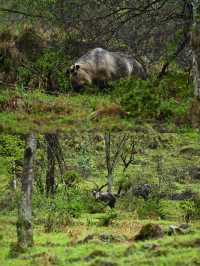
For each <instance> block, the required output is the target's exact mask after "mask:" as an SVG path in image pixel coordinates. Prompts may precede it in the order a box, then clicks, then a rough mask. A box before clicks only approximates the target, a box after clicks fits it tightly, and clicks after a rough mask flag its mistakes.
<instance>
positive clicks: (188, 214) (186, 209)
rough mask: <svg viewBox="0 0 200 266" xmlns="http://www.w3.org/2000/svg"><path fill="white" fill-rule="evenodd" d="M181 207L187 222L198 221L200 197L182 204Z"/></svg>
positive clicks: (197, 196)
mask: <svg viewBox="0 0 200 266" xmlns="http://www.w3.org/2000/svg"><path fill="white" fill-rule="evenodd" d="M180 207H181V209H182V211H183V219H184V221H185V222H187V223H188V222H190V221H191V220H194V219H198V218H199V217H200V196H199V195H196V196H195V197H194V198H193V199H191V200H185V201H183V202H181V204H180Z"/></svg>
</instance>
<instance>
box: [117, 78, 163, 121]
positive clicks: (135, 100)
mask: <svg viewBox="0 0 200 266" xmlns="http://www.w3.org/2000/svg"><path fill="white" fill-rule="evenodd" d="M114 86H115V89H114V92H113V94H114V95H116V96H117V98H119V101H120V103H121V104H122V105H123V106H124V107H125V109H126V110H127V111H129V112H130V113H131V115H133V116H134V117H137V116H141V115H142V116H143V117H145V116H146V117H151V116H152V115H155V110H156V109H157V108H158V106H159V98H158V95H157V96H156V95H155V94H154V88H153V85H152V83H151V82H150V81H144V80H136V79H130V80H120V81H117V82H116V83H115V84H114Z"/></svg>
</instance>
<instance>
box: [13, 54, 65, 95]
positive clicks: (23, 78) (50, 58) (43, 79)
mask: <svg viewBox="0 0 200 266" xmlns="http://www.w3.org/2000/svg"><path fill="white" fill-rule="evenodd" d="M67 65H69V59H67V58H66V56H65V54H64V53H63V51H62V50H53V49H45V50H44V52H43V53H42V54H41V55H40V56H39V57H38V59H37V60H36V61H35V62H31V63H30V64H29V63H28V65H27V66H23V67H19V68H18V84H19V85H20V86H25V87H28V88H33V89H35V88H40V89H44V90H49V91H50V92H51V90H53V91H52V92H55V91H57V92H58V91H59V92H67V91H69V90H70V83H69V80H68V79H67V77H66V76H65V69H66V67H67ZM50 83H51V85H50ZM49 86H53V87H54V88H49ZM54 90H55V91H54Z"/></svg>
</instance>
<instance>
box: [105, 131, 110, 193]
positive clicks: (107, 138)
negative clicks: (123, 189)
mask: <svg viewBox="0 0 200 266" xmlns="http://www.w3.org/2000/svg"><path fill="white" fill-rule="evenodd" d="M104 141H105V153H106V166H107V172H108V175H107V180H108V190H107V191H108V192H109V193H112V165H111V158H110V132H106V133H105V135H104Z"/></svg>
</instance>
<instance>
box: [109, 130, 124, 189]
mask: <svg viewBox="0 0 200 266" xmlns="http://www.w3.org/2000/svg"><path fill="white" fill-rule="evenodd" d="M126 139H127V136H126V134H125V135H124V136H123V137H122V139H121V140H119V142H118V143H117V148H116V151H115V153H114V155H113V158H112V160H111V150H110V146H111V135H110V132H108V131H106V132H105V134H104V141H105V155H106V166H107V172H108V175H107V180H108V182H107V183H108V189H107V192H108V193H112V183H113V172H114V169H115V165H116V163H117V160H118V158H119V156H120V154H121V152H122V147H123V145H124V143H125V142H126Z"/></svg>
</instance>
